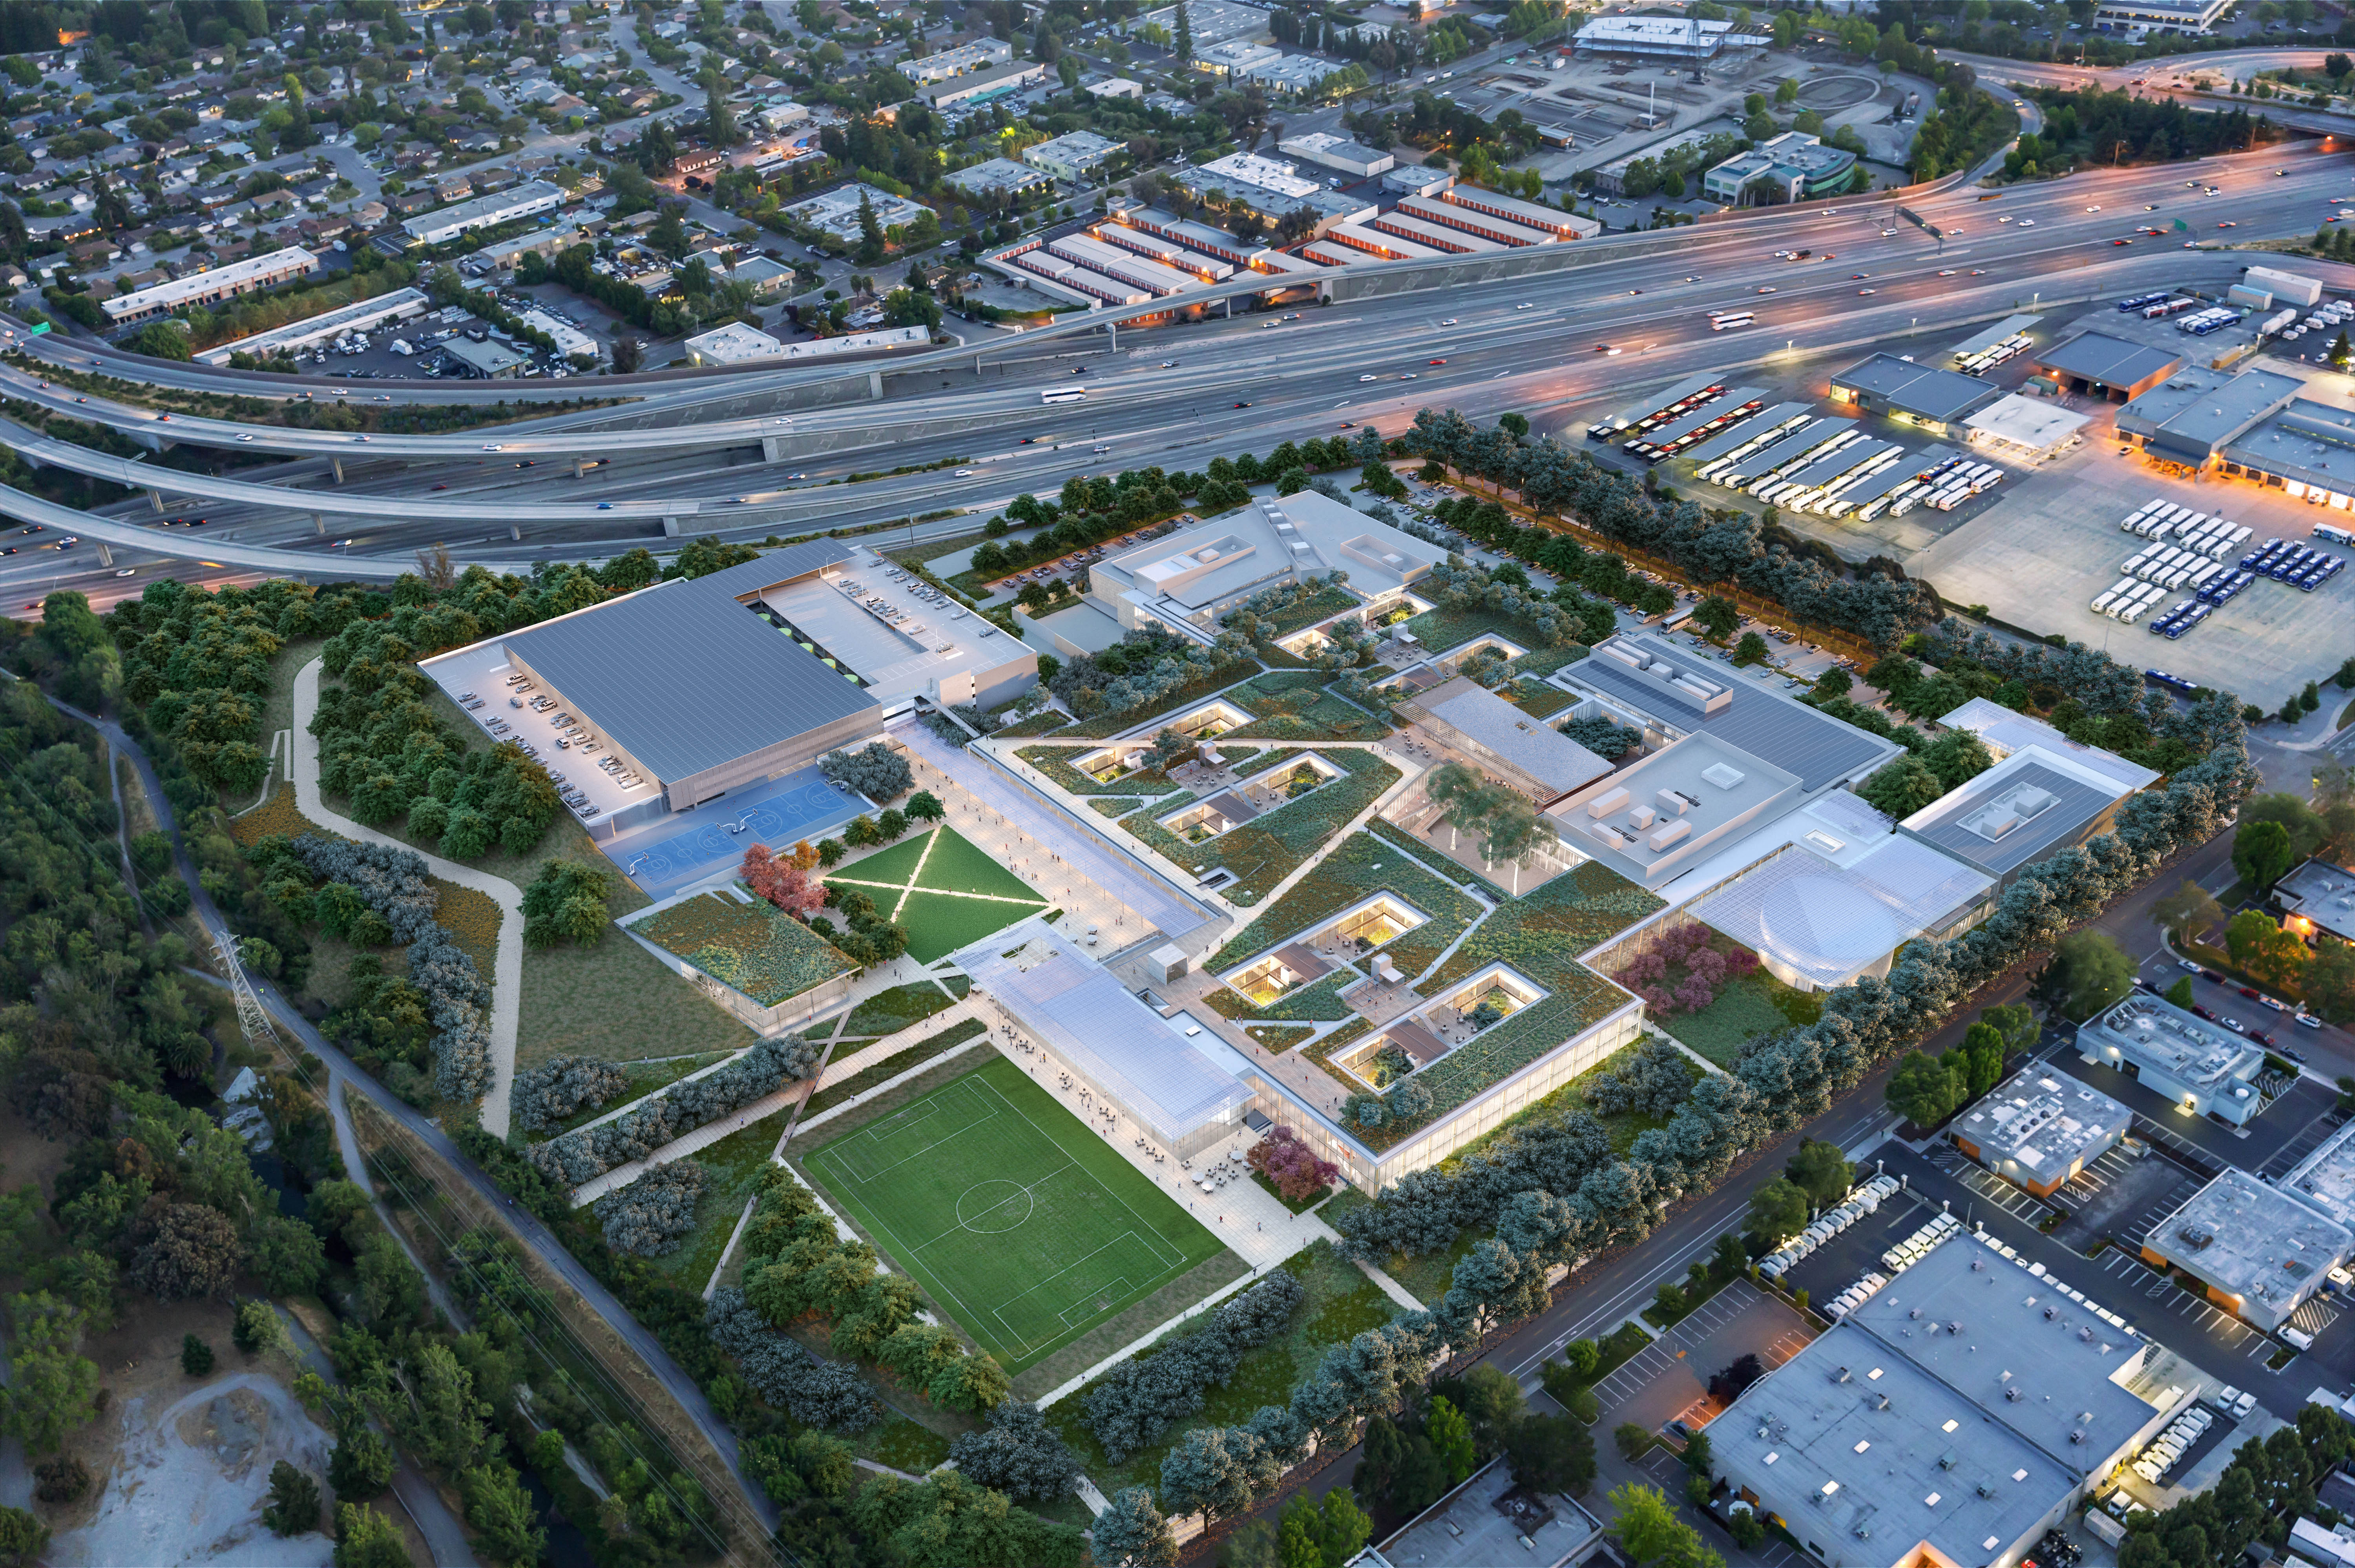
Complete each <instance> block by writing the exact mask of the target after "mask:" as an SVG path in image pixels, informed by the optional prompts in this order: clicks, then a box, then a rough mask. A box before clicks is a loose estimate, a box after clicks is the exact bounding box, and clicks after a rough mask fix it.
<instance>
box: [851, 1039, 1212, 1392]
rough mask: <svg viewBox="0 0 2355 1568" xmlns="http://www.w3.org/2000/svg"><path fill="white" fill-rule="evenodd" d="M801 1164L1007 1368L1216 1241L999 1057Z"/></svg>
mask: <svg viewBox="0 0 2355 1568" xmlns="http://www.w3.org/2000/svg"><path fill="white" fill-rule="evenodd" d="M804 1163H805V1166H806V1168H807V1170H808V1171H809V1174H810V1175H811V1177H812V1178H814V1179H815V1180H816V1181H819V1182H820V1183H821V1184H823V1185H824V1187H825V1188H826V1192H827V1193H828V1195H829V1196H831V1197H833V1198H834V1199H836V1200H837V1202H840V1203H841V1205H842V1207H843V1208H844V1209H845V1210H846V1211H847V1213H849V1215H850V1217H851V1218H852V1219H854V1220H856V1221H858V1224H860V1225H861V1226H862V1227H863V1228H864V1229H865V1230H866V1232H867V1234H868V1235H869V1236H871V1237H872V1238H873V1239H874V1241H875V1243H876V1245H878V1246H879V1247H880V1248H881V1249H882V1250H883V1251H884V1252H886V1253H887V1254H889V1255H890V1258H891V1260H892V1262H893V1263H895V1264H896V1265H898V1266H900V1267H903V1268H905V1269H906V1270H907V1271H908V1273H909V1274H910V1275H911V1277H913V1278H914V1279H915V1281H916V1283H917V1284H918V1285H920V1286H922V1287H923V1288H924V1290H925V1291H926V1293H927V1294H929V1295H930V1296H931V1297H932V1299H933V1300H934V1301H935V1302H937V1303H939V1304H940V1306H941V1307H942V1308H943V1309H945V1310H946V1311H948V1312H949V1313H950V1314H952V1315H953V1316H954V1318H955V1319H956V1320H957V1321H958V1323H959V1324H960V1325H962V1326H963V1327H964V1330H966V1331H967V1332H968V1333H970V1334H971V1335H972V1336H973V1337H974V1339H975V1341H977V1342H978V1343H979V1344H980V1345H981V1346H982V1348H983V1349H985V1350H986V1351H989V1352H990V1353H991V1354H992V1355H995V1356H996V1358H997V1360H998V1362H999V1364H1000V1365H1002V1366H1004V1367H1005V1368H1006V1370H1007V1372H1009V1373H1012V1372H1020V1371H1022V1370H1023V1369H1024V1368H1025V1367H1028V1366H1029V1365H1031V1364H1032V1363H1034V1362H1036V1361H1038V1360H1039V1358H1040V1357H1042V1356H1044V1355H1046V1354H1047V1353H1048V1352H1049V1351H1052V1350H1053V1349H1055V1348H1056V1347H1057V1346H1058V1345H1060V1344H1062V1343H1064V1342H1065V1341H1067V1340H1071V1338H1073V1337H1075V1336H1076V1335H1078V1334H1080V1333H1082V1332H1083V1331H1085V1330H1087V1329H1089V1328H1091V1327H1092V1326H1093V1325H1095V1324H1096V1323H1099V1322H1101V1321H1103V1319H1106V1318H1109V1317H1111V1316H1112V1315H1113V1314H1114V1313H1115V1312H1118V1311H1120V1310H1122V1309H1123V1308H1126V1307H1128V1306H1130V1305H1131V1304H1133V1303H1135V1302H1136V1301H1137V1300H1140V1299H1141V1298H1144V1297H1146V1296H1147V1295H1149V1294H1151V1293H1152V1292H1153V1291H1155V1290H1157V1289H1159V1288H1160V1287H1162V1286H1164V1285H1167V1284H1168V1283H1169V1282H1170V1281H1171V1280H1173V1279H1176V1278H1177V1277H1179V1276H1180V1275H1183V1274H1184V1273H1186V1272H1187V1271H1188V1269H1191V1268H1192V1267H1194V1266H1196V1265H1197V1264H1199V1263H1202V1262H1204V1261H1206V1260H1208V1259H1209V1258H1210V1257H1212V1256H1215V1255H1217V1254H1218V1253H1219V1252H1220V1248H1221V1244H1220V1241H1219V1240H1218V1238H1217V1237H1215V1236H1213V1235H1212V1234H1210V1233H1209V1231H1208V1230H1205V1229H1204V1228H1203V1227H1202V1226H1201V1225H1200V1224H1197V1223H1196V1222H1195V1221H1194V1219H1193V1217H1192V1216H1191V1215H1189V1214H1188V1213H1186V1212H1185V1211H1184V1210H1183V1209H1181V1208H1179V1207H1178V1206H1177V1203H1176V1202H1173V1201H1171V1200H1170V1199H1169V1198H1167V1196H1165V1195H1163V1193H1162V1192H1161V1191H1160V1189H1158V1188H1157V1187H1156V1186H1155V1185H1154V1184H1153V1182H1152V1181H1151V1179H1150V1178H1148V1177H1146V1175H1145V1174H1144V1173H1143V1172H1141V1171H1137V1170H1136V1169H1135V1167H1134V1166H1132V1165H1130V1164H1129V1163H1128V1161H1127V1160H1124V1159H1123V1158H1122V1157H1121V1156H1120V1154H1119V1153H1117V1152H1116V1151H1115V1150H1113V1149H1111V1148H1110V1147H1108V1146H1107V1145H1106V1144H1105V1143H1104V1142H1103V1139H1100V1138H1098V1137H1096V1136H1095V1135H1094V1134H1093V1133H1092V1132H1090V1131H1089V1130H1088V1129H1087V1128H1085V1127H1084V1126H1082V1124H1081V1122H1080V1120H1079V1118H1076V1117H1074V1116H1072V1115H1071V1113H1070V1112H1068V1111H1066V1110H1065V1109H1063V1107H1061V1106H1060V1105H1058V1104H1057V1103H1056V1102H1055V1099H1054V1097H1053V1096H1051V1095H1050V1094H1049V1093H1048V1092H1047V1091H1046V1090H1045V1089H1043V1088H1041V1087H1040V1086H1039V1085H1038V1084H1036V1083H1034V1082H1033V1081H1032V1080H1031V1078H1030V1076H1029V1075H1028V1074H1027V1073H1025V1072H1023V1071H1022V1069H1021V1068H1019V1067H1018V1066H1016V1065H1014V1064H1013V1063H1011V1062H1008V1061H1007V1060H1005V1059H1004V1058H1002V1057H999V1058H995V1059H993V1060H992V1061H990V1062H989V1063H988V1064H987V1065H984V1066H982V1067H980V1068H978V1069H976V1070H975V1071H974V1072H971V1073H967V1074H965V1075H964V1076H962V1077H960V1078H957V1079H955V1080H954V1082H951V1083H948V1084H944V1085H943V1086H941V1087H940V1088H938V1089H935V1090H933V1091H932V1093H931V1094H928V1095H926V1096H924V1097H922V1098H921V1099H918V1100H914V1101H911V1102H910V1103H909V1104H908V1105H906V1106H903V1107H900V1109H899V1110H898V1111H897V1112H895V1113H893V1114H892V1115H890V1116H889V1117H886V1118H883V1119H882V1120H880V1121H877V1122H870V1123H868V1125H867V1126H865V1127H862V1128H858V1130H857V1131H855V1132H851V1133H848V1134H846V1135H845V1136H843V1137H841V1138H839V1139H835V1140H834V1141H833V1142H831V1143H827V1144H825V1145H823V1146H822V1147H820V1148H818V1149H817V1150H815V1151H813V1152H812V1153H810V1154H809V1155H808V1156H806V1157H805V1161H804Z"/></svg>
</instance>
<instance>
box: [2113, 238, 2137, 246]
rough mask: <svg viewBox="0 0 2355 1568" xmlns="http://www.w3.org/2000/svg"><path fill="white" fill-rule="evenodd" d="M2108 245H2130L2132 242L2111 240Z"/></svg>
mask: <svg viewBox="0 0 2355 1568" xmlns="http://www.w3.org/2000/svg"><path fill="white" fill-rule="evenodd" d="M2110 243H2111V244H2113V245H2132V244H2133V243H2134V241H2133V240H2131V239H2113V240H2111V241H2110Z"/></svg>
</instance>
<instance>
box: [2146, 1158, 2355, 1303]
mask: <svg viewBox="0 0 2355 1568" xmlns="http://www.w3.org/2000/svg"><path fill="white" fill-rule="evenodd" d="M2350 1255H2355V1232H2350V1231H2349V1230H2348V1228H2347V1227H2346V1226H2345V1225H2342V1224H2339V1222H2338V1221H2336V1220H2332V1219H2328V1218H2327V1217H2325V1216H2324V1215H2323V1213H2321V1212H2320V1210H2319V1209H2318V1208H2314V1207H2310V1206H2309V1205H2308V1204H2307V1203H2305V1202H2301V1201H2300V1200H2299V1199H2298V1198H2296V1197H2294V1196H2292V1195H2291V1194H2289V1193H2287V1192H2279V1191H2276V1190H2275V1189H2274V1188H2272V1187H2268V1186H2266V1185H2265V1184H2264V1182H2263V1181H2258V1180H2257V1179H2256V1178H2255V1177H2254V1176H2252V1175H2250V1174H2249V1173H2248V1172H2247V1171H2241V1170H2237V1169H2232V1168H2229V1167H2228V1168H2227V1169H2226V1170H2225V1171H2224V1173H2223V1174H2222V1175H2221V1176H2219V1177H2217V1178H2216V1179H2215V1180H2214V1181H2211V1182H2209V1183H2208V1185H2206V1186H2205V1187H2202V1188H2200V1191H2198V1192H2194V1193H2193V1194H2192V1195H2191V1196H2190V1198H2189V1199H2187V1200H2185V1202H2184V1204H2183V1206H2182V1207H2181V1208H2179V1209H2178V1210H2176V1211H2175V1213H2172V1214H2169V1216H2168V1217H2167V1218H2165V1219H2163V1220H2161V1221H2160V1222H2159V1223H2158V1224H2156V1225H2154V1226H2152V1227H2151V1231H2150V1234H2149V1235H2147V1237H2145V1238H2144V1240H2143V1244H2142V1256H2143V1261H2144V1262H2145V1263H2147V1264H2149V1265H2150V1266H2152V1267H2153V1268H2156V1269H2159V1270H2161V1271H2165V1270H2167V1269H2169V1268H2174V1269H2179V1270H2180V1271H2182V1272H2183V1273H2185V1274H2188V1275H2190V1277H2192V1278H2194V1279H2196V1280H2198V1281H2199V1282H2200V1285H2201V1286H2203V1287H2206V1290H2207V1293H2208V1298H2209V1299H2210V1300H2211V1301H2213V1302H2214V1303H2216V1305H2217V1306H2219V1307H2222V1308H2224V1309H2225V1310H2226V1311H2228V1312H2230V1313H2232V1315H2233V1316H2234V1317H2236V1318H2239V1319H2242V1320H2243V1322H2246V1323H2248V1324H2249V1325H2250V1326H2252V1327H2253V1328H2255V1329H2257V1330H2261V1331H2263V1332H2264V1333H2268V1334H2272V1333H2278V1332H2280V1331H2281V1330H2283V1329H2285V1328H2287V1327H2289V1324H2290V1319H2292V1318H2293V1317H2294V1316H2296V1312H2297V1309H2298V1308H2300V1307H2302V1306H2304V1305H2305V1304H2306V1302H2307V1298H2310V1297H2311V1296H2313V1295H2314V1293H2315V1292H2316V1291H2317V1290H2319V1289H2320V1288H2321V1287H2322V1285H2323V1282H2324V1281H2325V1280H2327V1279H2328V1277H2329V1276H2330V1271H2331V1270H2332V1269H2334V1268H2336V1267H2338V1266H2339V1265H2340V1264H2342V1263H2344V1262H2346V1261H2347V1259H2348V1257H2349V1256H2350Z"/></svg>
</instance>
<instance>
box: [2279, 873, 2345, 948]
mask: <svg viewBox="0 0 2355 1568" xmlns="http://www.w3.org/2000/svg"><path fill="white" fill-rule="evenodd" d="M2274 902H2275V903H2276V904H2278V905H2280V906H2282V907H2283V908H2284V909H2286V910H2287V911H2288V912H2289V920H2288V925H2289V928H2290V929H2291V930H2293V931H2296V932H2297V933H2298V935H2300V936H2302V937H2312V936H2314V935H2315V934H2316V933H2317V932H2328V933H2329V934H2330V935H2331V936H2333V937H2336V938H2339V940H2340V941H2342V942H2355V871H2350V870H2348V869H2347V868H2346V867H2345V866H2343V865H2333V864H2331V863H2330V862H2328V861H2327V860H2310V861H2307V863H2305V864H2304V865H2301V866H2299V867H2298V868H2297V869H2296V870H2295V871H2293V872H2291V873H2290V874H2288V875H2287V876H2285V877H2283V878H2282V879H2281V880H2280V881H2279V882H2276V883H2275V884H2274Z"/></svg>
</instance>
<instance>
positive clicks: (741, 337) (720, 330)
mask: <svg viewBox="0 0 2355 1568" xmlns="http://www.w3.org/2000/svg"><path fill="white" fill-rule="evenodd" d="M686 346H687V363H688V364H689V365H744V364H747V363H750V362H751V361H752V360H756V359H775V358H778V357H780V356H782V355H783V353H784V349H785V345H784V344H783V343H780V342H779V341H778V340H777V339H775V338H773V337H771V336H770V335H769V334H767V333H764V332H762V330H761V329H760V328H759V327H755V326H746V325H745V324H744V323H742V322H730V323H728V324H727V325H725V326H719V327H714V328H712V329H711V330H710V331H709V332H707V333H701V334H697V335H696V336H694V337H691V338H688V339H687V345H686Z"/></svg>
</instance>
